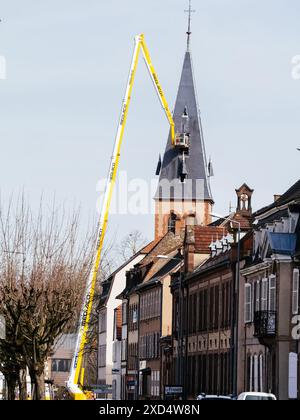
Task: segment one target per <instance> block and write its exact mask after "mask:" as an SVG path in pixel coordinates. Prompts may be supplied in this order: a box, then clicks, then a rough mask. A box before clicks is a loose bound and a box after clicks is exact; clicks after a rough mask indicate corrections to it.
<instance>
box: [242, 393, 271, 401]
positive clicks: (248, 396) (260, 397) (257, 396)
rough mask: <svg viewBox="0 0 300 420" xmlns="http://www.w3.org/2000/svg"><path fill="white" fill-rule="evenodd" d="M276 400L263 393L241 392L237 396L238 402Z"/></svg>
mask: <svg viewBox="0 0 300 420" xmlns="http://www.w3.org/2000/svg"><path fill="white" fill-rule="evenodd" d="M276 400H277V398H276V397H275V395H273V394H265V393H263V392H243V394H241V395H239V396H238V401H276Z"/></svg>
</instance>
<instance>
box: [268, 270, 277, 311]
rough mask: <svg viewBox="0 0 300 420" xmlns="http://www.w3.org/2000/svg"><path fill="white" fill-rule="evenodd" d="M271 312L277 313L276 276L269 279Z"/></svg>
mask: <svg viewBox="0 0 300 420" xmlns="http://www.w3.org/2000/svg"><path fill="white" fill-rule="evenodd" d="M269 311H274V312H275V311H276V276H274V275H271V276H270V277H269Z"/></svg>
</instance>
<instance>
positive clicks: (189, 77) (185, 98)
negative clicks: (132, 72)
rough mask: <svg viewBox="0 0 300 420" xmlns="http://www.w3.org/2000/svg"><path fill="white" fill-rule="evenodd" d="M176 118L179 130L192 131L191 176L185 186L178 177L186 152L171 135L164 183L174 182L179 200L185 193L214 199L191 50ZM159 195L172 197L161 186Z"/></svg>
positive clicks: (188, 160) (188, 163)
mask: <svg viewBox="0 0 300 420" xmlns="http://www.w3.org/2000/svg"><path fill="white" fill-rule="evenodd" d="M173 118H174V122H175V131H176V133H183V131H186V130H187V131H188V134H189V151H188V153H187V154H186V156H185V168H184V169H185V171H186V172H187V173H188V179H187V182H186V183H185V184H184V185H183V186H182V182H181V180H180V176H178V175H179V172H180V171H179V169H180V167H179V164H180V163H181V162H182V152H181V151H180V150H178V148H174V147H173V146H172V143H171V138H170V136H169V139H168V143H167V147H166V150H165V154H164V157H163V161H162V167H161V172H160V183H162V184H163V185H164V181H165V180H168V181H169V183H172V186H174V191H175V192H176V195H177V197H176V198H177V199H180V198H181V197H182V194H183V193H184V195H185V198H186V199H192V200H208V201H211V202H213V198H212V194H211V189H210V178H209V176H208V175H209V173H208V162H207V159H206V153H205V144H204V138H203V131H202V124H201V118H200V114H199V107H198V101H197V93H196V86H195V80H194V74H193V66H192V57H191V53H190V52H189V51H188V52H186V53H185V57H184V63H183V69H182V74H181V79H180V83H179V88H178V93H177V99H176V103H175V109H174V113H173ZM158 198H160V199H169V198H170V197H169V196H168V194H166V193H165V192H164V191H163V190H162V189H160V187H159V188H158V191H157V193H156V199H158Z"/></svg>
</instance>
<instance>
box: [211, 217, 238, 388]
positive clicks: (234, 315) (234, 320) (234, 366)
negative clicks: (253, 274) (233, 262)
mask: <svg viewBox="0 0 300 420" xmlns="http://www.w3.org/2000/svg"><path fill="white" fill-rule="evenodd" d="M211 216H212V217H213V218H215V219H220V220H224V221H225V222H230V223H232V224H236V225H237V226H238V238H237V268H236V270H235V271H236V275H235V280H234V285H233V288H232V311H231V330H232V339H231V340H232V344H231V347H232V361H231V372H232V391H233V394H235V395H237V371H238V327H239V305H238V302H239V295H240V272H241V223H240V222H238V221H236V220H234V219H233V218H232V217H230V216H229V217H224V216H220V215H219V214H214V213H211Z"/></svg>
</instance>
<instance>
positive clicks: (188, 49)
mask: <svg viewBox="0 0 300 420" xmlns="http://www.w3.org/2000/svg"><path fill="white" fill-rule="evenodd" d="M185 12H186V13H188V14H189V19H188V30H187V33H186V34H187V51H190V42H191V35H192V31H191V23H192V13H195V12H196V10H192V0H189V9H188V10H185Z"/></svg>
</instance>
